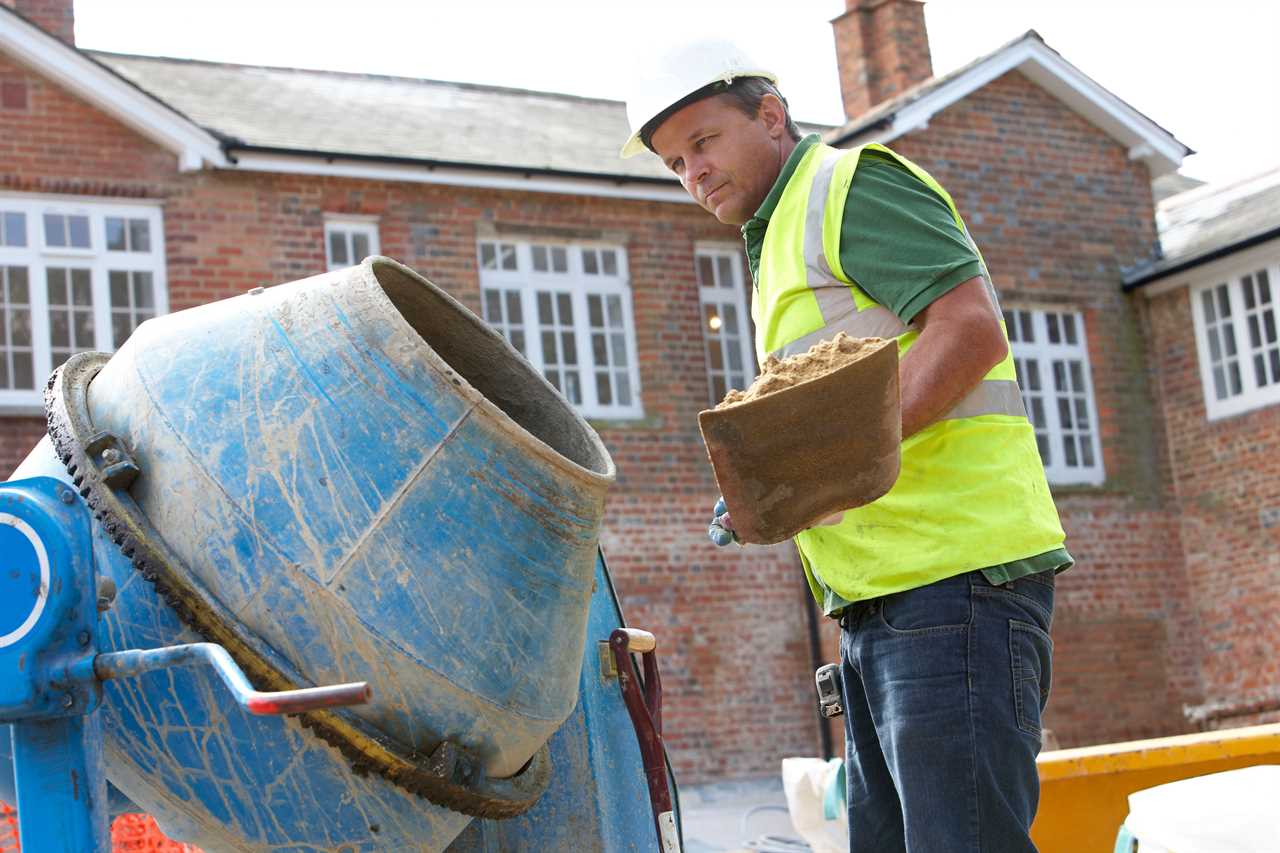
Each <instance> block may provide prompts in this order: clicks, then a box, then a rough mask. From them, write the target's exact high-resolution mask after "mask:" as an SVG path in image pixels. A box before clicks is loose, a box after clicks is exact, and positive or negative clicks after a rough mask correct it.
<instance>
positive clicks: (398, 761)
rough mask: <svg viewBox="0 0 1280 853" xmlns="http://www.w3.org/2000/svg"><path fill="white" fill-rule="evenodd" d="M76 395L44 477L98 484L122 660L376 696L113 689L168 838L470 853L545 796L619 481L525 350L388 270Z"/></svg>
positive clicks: (174, 320) (194, 339)
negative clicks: (175, 662)
mask: <svg viewBox="0 0 1280 853" xmlns="http://www.w3.org/2000/svg"><path fill="white" fill-rule="evenodd" d="M48 396H49V399H50V401H51V403H50V439H46V440H45V441H43V442H41V444H40V445H39V446H38V447H37V448H36V449H35V450H34V451H33V452H32V454H31V455H30V456H29V457H28V458H27V460H26V461H25V462H24V463H23V465H22V466H21V467H20V468H19V470H18V471H17V472H15V475H14V476H15V478H21V477H35V476H55V477H60V478H62V479H64V480H69V481H71V482H74V484H75V485H76V486H77V487H82V488H81V494H82V495H84V496H85V499H86V500H87V501H88V503H89V504H90V506H91V507H92V508H93V509H94V510H95V512H96V513H97V515H98V522H97V524H95V528H94V530H95V533H94V537H95V544H94V550H95V554H96V558H97V561H98V564H99V567H100V568H99V571H101V572H103V574H105V575H107V576H109V577H110V578H111V579H112V580H114V583H115V586H116V589H117V593H116V598H115V602H114V604H113V606H112V607H111V609H110V610H109V611H108V612H107V613H106V614H105V617H104V625H103V631H102V636H103V638H104V640H103V650H104V651H105V650H110V649H127V648H151V647H156V646H164V645H171V644H175V643H182V642H193V641H197V640H200V639H201V638H204V639H209V640H212V641H214V642H217V643H220V644H222V645H224V646H225V647H226V648H227V649H228V651H229V652H230V653H231V654H232V656H233V657H234V658H235V660H236V662H237V663H238V664H239V665H240V666H241V667H242V668H243V669H244V671H245V672H246V674H247V675H248V676H249V678H250V679H251V680H252V681H253V682H254V685H255V686H256V687H258V689H262V690H282V689H290V688H293V687H299V686H308V685H315V684H330V683H338V682H351V681H357V680H365V681H368V682H369V683H370V685H371V686H372V688H373V700H372V702H370V703H369V704H366V705H362V706H354V707H351V708H345V709H341V710H334V709H328V710H322V711H309V712H307V713H305V714H301V715H298V716H296V717H291V718H288V719H284V718H259V717H250V716H249V715H247V714H245V713H244V712H243V711H241V710H240V709H239V708H238V707H236V706H235V705H234V703H230V702H228V701H227V698H226V696H225V693H224V692H223V688H222V687H221V686H220V685H219V684H218V683H217V680H216V677H215V676H214V675H212V674H211V673H208V672H206V671H202V670H166V671H162V672H152V673H148V674H145V675H141V676H138V677H137V678H133V679H128V680H122V681H111V682H107V683H106V684H105V685H104V688H103V690H104V701H103V707H102V715H103V723H102V724H103V730H104V733H105V734H104V751H105V756H106V766H107V776H108V778H109V780H110V782H111V784H112V785H113V786H114V788H115V789H118V791H119V792H122V793H123V794H124V795H125V796H126V797H127V798H128V799H129V800H131V801H132V802H133V803H135V804H136V805H137V806H139V807H141V808H142V809H144V810H146V811H148V812H151V813H152V814H154V815H156V816H157V819H158V820H159V821H160V823H161V826H162V828H163V829H164V830H165V831H166V832H168V833H169V834H171V835H172V836H173V837H176V838H179V839H181V840H185V841H190V842H192V843H195V844H198V845H202V846H205V847H207V848H208V849H211V850H212V849H241V850H280V849H296V850H304V849H317V848H321V849H340V848H342V847H344V846H346V847H348V848H349V849H351V850H364V849H367V850H384V849H385V850H399V849H415V850H443V849H444V848H446V847H448V845H449V843H450V842H451V841H452V839H453V838H454V837H456V836H457V835H458V834H459V833H460V832H462V830H463V829H464V828H465V827H466V826H467V824H468V823H469V822H470V821H471V819H472V818H473V817H477V816H478V817H494V818H504V817H509V816H512V815H517V814H520V813H522V812H524V811H526V810H527V809H529V808H530V807H531V806H532V805H533V804H534V803H535V802H537V800H538V798H539V797H540V796H541V794H542V793H543V791H544V790H545V789H546V787H547V785H548V780H549V779H550V776H551V773H552V770H551V759H550V757H549V754H548V748H547V743H548V740H549V739H550V738H551V736H552V734H553V733H555V732H556V730H557V729H558V728H560V726H561V724H562V723H563V722H564V721H565V720H566V719H567V718H568V717H569V716H570V714H571V713H573V712H574V709H575V703H576V702H577V698H578V683H579V677H580V675H581V674H582V663H583V650H584V643H585V640H586V634H585V632H586V626H587V618H588V610H589V604H590V600H591V596H592V593H593V577H594V576H595V573H596V561H597V540H598V532H599V527H600V523H601V518H602V515H603V511H604V499H605V492H606V490H607V488H608V486H609V484H610V483H611V482H612V480H613V478H614V466H613V463H612V460H611V459H610V457H609V454H608V452H607V451H606V449H605V448H604V446H603V444H602V443H601V441H600V439H599V437H598V436H597V435H596V434H595V433H594V431H592V429H591V428H590V427H589V426H588V425H587V424H586V422H585V421H583V420H582V418H581V417H580V416H578V415H577V414H576V413H575V412H574V411H573V410H572V409H571V408H570V407H569V406H568V404H567V403H565V402H564V400H563V399H562V398H561V397H560V396H559V395H558V394H557V393H556V392H555V390H554V389H553V388H552V387H551V386H550V385H549V384H548V383H547V382H546V381H545V380H544V379H543V378H542V377H541V376H540V375H539V374H538V373H537V372H536V371H534V370H533V369H532V368H531V367H530V366H529V365H528V363H527V362H525V361H524V360H523V359H522V358H521V357H520V356H519V354H518V353H517V352H516V351H515V350H513V349H512V348H511V347H510V346H509V345H508V344H507V342H506V341H505V340H504V339H503V338H502V337H501V336H500V335H498V334H496V333H494V332H493V331H492V330H490V329H489V328H488V327H487V326H486V325H485V324H484V323H483V322H481V321H480V320H479V319H478V318H476V317H475V316H474V315H473V314H471V313H470V312H469V311H467V310H466V309H465V308H464V307H463V306H462V305H460V304H459V303H458V302H457V301H455V300H454V299H453V298H452V297H450V296H449V295H447V294H446V293H444V292H443V291H442V290H440V289H439V288H437V287H435V286H434V285H432V284H431V283H430V282H428V281H427V280H425V279H424V278H422V277H421V276H419V275H417V274H416V273H414V272H413V271H412V270H410V269H408V268H407V267H404V266H402V265H400V264H398V263H396V262H395V261H392V260H389V259H386V258H380V257H374V258H370V259H368V260H366V261H365V262H364V263H363V264H361V265H360V266H357V267H352V268H349V269H345V270H339V271H335V272H330V273H327V274H325V275H320V276H316V277H313V278H309V279H305V280H302V281H297V282H293V283H290V284H283V285H279V286H277V287H271V288H265V289H264V288H256V289H255V290H254V291H252V292H250V293H248V294H245V295H242V296H239V297H236V298H233V299H228V300H225V301H222V302H218V303H213V304H210V305H206V306H202V307H199V308H194V309H191V310H188V311H183V312H179V313H176V314H172V315H168V316H165V317H160V318H157V319H154V320H150V321H148V322H147V323H144V324H143V325H142V326H140V327H139V328H138V330H137V331H136V332H135V333H134V334H133V336H132V337H131V338H130V339H129V341H128V342H127V343H126V344H125V345H124V346H123V347H122V348H121V349H120V350H119V351H118V352H117V353H115V355H114V356H111V357H110V358H109V359H108V358H107V357H106V356H103V355H99V354H84V355H81V356H77V357H75V358H74V359H73V360H72V361H70V362H68V364H67V365H66V366H64V367H63V368H62V369H61V370H60V371H59V372H58V373H57V374H55V376H54V377H53V379H51V383H50V388H49V392H48ZM89 467H93V469H94V470H95V471H98V472H102V475H101V477H100V481H99V480H92V481H89V480H85V481H83V483H82V476H79V475H77V468H80V469H81V470H82V471H83V470H87V469H88V468H89ZM113 472H114V473H113ZM584 677H585V676H584Z"/></svg>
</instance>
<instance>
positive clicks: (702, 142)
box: [694, 136, 711, 148]
mask: <svg viewBox="0 0 1280 853" xmlns="http://www.w3.org/2000/svg"><path fill="white" fill-rule="evenodd" d="M710 141H711V137H710V136H704V137H702V138H701V139H699V140H698V141H697V142H696V143H694V144H695V145H697V146H698V147H699V148H703V147H705V146H706V144H707V143H708V142H710Z"/></svg>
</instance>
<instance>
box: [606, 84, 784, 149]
mask: <svg viewBox="0 0 1280 853" xmlns="http://www.w3.org/2000/svg"><path fill="white" fill-rule="evenodd" d="M740 77H761V78H763V79H765V80H768V81H769V82H770V83H772V84H774V85H777V83H778V75H776V74H774V73H773V72H772V71H764V70H754V71H737V72H735V73H733V74H728V75H720V76H716V77H713V78H711V79H710V80H707V81H706V82H705V83H703V84H702V85H701V86H698V87H696V88H694V89H692V90H691V91H689V92H688V93H686V94H685V95H684V96H683V97H680V98H677V99H676V100H674V101H672V102H671V103H669V104H667V105H665V106H664V107H663V108H662V109H660V110H656V111H654V112H653V114H652V115H650V116H648V117H647V118H646V119H645V121H644V122H643V123H641V124H640V126H639V127H637V128H636V130H635V132H634V133H632V134H631V137H630V138H629V139H628V140H627V141H626V142H625V143H624V144H623V146H622V150H621V151H619V152H618V156H619V157H621V158H622V159H624V160H625V159H627V158H629V157H634V156H636V155H637V154H640V153H641V152H644V151H648V150H649V147H648V146H647V145H645V144H644V139H642V138H641V133H642V132H643V131H644V128H645V127H647V126H648V124H649V122H651V121H653V120H654V119H655V118H657V117H659V116H661V115H662V114H663V113H666V112H668V111H670V110H671V109H672V107H675V106H677V105H679V106H681V107H685V106H689V104H692V103H696V101H689V100H688V98H689V97H690V96H691V95H694V94H696V93H698V92H700V91H702V90H703V89H705V88H707V87H708V86H711V85H713V84H715V83H725V84H729V83H732V82H733V81H734V80H737V79H738V78H740ZM713 94H719V93H716V92H708V93H707V94H706V95H704V96H703V97H704V98H709V97H711V96H712V95H713ZM697 100H702V98H698V99H697ZM656 129H657V128H655V130H656Z"/></svg>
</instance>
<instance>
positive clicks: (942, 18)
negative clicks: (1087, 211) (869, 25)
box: [75, 0, 1280, 181]
mask: <svg viewBox="0 0 1280 853" xmlns="http://www.w3.org/2000/svg"><path fill="white" fill-rule="evenodd" d="M844 8H845V4H844V0H773V2H767V3H766V2H762V0H649V2H643V3H642V2H634V0H632V2H626V3H622V2H617V0H469V2H467V1H466V0H463V2H459V0H450V2H438V0H414V1H413V2H411V0H360V2H339V0H75V11H76V38H77V43H78V44H79V45H80V46H81V47H86V48H93V49H98V50H110V51H118V52H121V53H142V54H155V55H161V56H177V57H189V58H196V59H209V60H218V61H224V62H243V63H250V64H260V65H281V66H291V67H299V68H327V69H333V70H339V71H355V72H369V73H382V74H398V75H405V76H410V77H426V78H432V79H438V80H458V81H466V82H474V83H490V84H495V85H504V86H517V87H523V88H528V89H538V90H546V91H557V92H570V93H573V94H581V95H591V96H597V97H606V98H620V97H621V96H622V95H621V93H622V91H624V85H625V80H626V79H627V77H628V74H629V69H631V68H633V67H635V63H637V62H640V61H643V57H644V56H645V55H646V54H647V53H648V52H650V51H654V52H656V51H660V50H662V49H664V48H665V47H666V46H670V45H672V44H675V43H677V42H678V41H681V40H683V39H685V38H687V37H689V36H690V35H705V34H711V33H714V34H717V35H719V36H721V37H724V38H728V39H730V40H733V41H736V42H737V43H739V44H740V45H742V46H743V47H744V48H746V49H747V50H748V51H749V52H751V53H752V54H754V55H755V56H756V57H757V59H759V60H761V61H762V62H763V63H765V64H771V65H772V66H773V67H774V68H775V69H776V70H777V71H778V73H779V75H780V77H781V86H782V90H783V93H784V94H786V95H787V98H788V100H789V101H790V102H791V106H792V112H793V114H794V115H795V116H796V117H797V118H799V119H801V120H807V121H813V122H820V123H830V124H836V123H838V122H840V121H841V120H842V119H843V116H842V110H841V105H840V89H839V84H838V81H837V79H836V70H835V52H834V48H833V46H832V45H833V40H832V36H831V27H830V24H829V23H828V22H829V21H830V19H831V18H833V17H835V16H836V15H838V14H840V13H841V12H842V11H843V10H844ZM925 10H926V20H927V22H928V27H929V37H930V44H931V46H932V50H933V65H934V73H935V74H944V73H946V72H947V71H950V70H952V69H954V68H956V67H958V66H960V65H963V64H965V63H966V62H968V61H970V60H971V59H974V58H976V57H978V56H980V55H982V54H985V53H987V52H989V51H991V50H993V49H995V48H996V47H999V46H1000V45H1001V44H1004V43H1005V42H1006V41H1009V40H1011V39H1013V38H1016V37H1017V36H1019V35H1021V34H1022V33H1023V32H1025V31H1026V30H1028V29H1035V30H1037V31H1038V32H1039V33H1040V35H1041V36H1043V37H1044V39H1045V41H1046V42H1047V43H1048V44H1049V46H1050V47H1052V48H1054V49H1055V50H1057V51H1058V52H1059V53H1061V54H1062V55H1063V56H1064V57H1065V58H1066V59H1067V60H1068V61H1070V62H1071V63H1073V64H1075V65H1076V66H1077V67H1078V68H1080V69H1081V70H1082V71H1084V72H1085V73H1086V74H1088V75H1089V76H1091V77H1093V78H1094V79H1095V80H1096V81H1097V82H1099V83H1100V84H1102V85H1103V86H1105V87H1107V88H1108V89H1110V90H1111V91H1112V92H1113V93H1115V94H1116V95H1117V96H1119V97H1120V98H1123V99H1124V100H1126V101H1128V102H1129V103H1130V104H1131V105H1133V106H1134V107H1136V108H1137V109H1138V110H1140V111H1141V112H1143V113H1145V114H1146V115H1147V116H1148V117H1149V118H1151V119H1153V120H1154V121H1156V122H1157V123H1159V124H1160V125H1161V126H1163V127H1164V128H1166V129H1167V130H1169V131H1170V132H1172V133H1173V134H1174V135H1175V136H1176V137H1177V138H1178V139H1179V140H1180V141H1182V142H1183V143H1185V144H1186V145H1188V146H1190V147H1191V148H1193V149H1195V150H1196V151H1197V152H1200V153H1198V154H1196V155H1194V156H1192V157H1189V158H1188V159H1187V160H1186V161H1185V163H1184V165H1183V168H1182V171H1183V173H1184V174H1188V175H1191V176H1193V177H1197V178H1200V179H1201V180H1210V181H1223V180H1231V179H1234V178H1236V177H1241V176H1243V175H1247V174H1251V173H1255V172H1259V171H1262V170H1264V169H1269V168H1273V167H1276V166H1280V0H931V2H929V3H928V4H927V5H926V7H925ZM619 141H620V142H621V140H619Z"/></svg>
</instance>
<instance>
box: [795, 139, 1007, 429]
mask: <svg viewBox="0 0 1280 853" xmlns="http://www.w3.org/2000/svg"><path fill="white" fill-rule="evenodd" d="M847 153H848V152H847V151H836V152H832V153H831V154H829V155H827V157H825V158H824V159H823V161H822V162H821V163H820V164H819V165H818V169H817V172H815V173H814V177H813V184H812V185H811V186H810V188H809V199H808V204H807V206H806V209H805V217H804V264H805V284H807V285H808V287H809V288H810V289H811V290H812V291H813V295H814V298H815V299H816V300H817V303H818V310H819V311H821V313H822V320H823V323H824V325H823V328H821V329H818V330H817V331H814V332H810V333H809V334H807V335H804V336H803V337H800V338H797V339H796V340H794V341H791V342H790V343H787V344H785V345H783V346H782V347H780V348H778V349H776V350H774V351H773V352H772V353H771V355H773V356H775V357H777V358H785V357H787V356H790V355H797V354H799V353H802V352H806V351H807V350H808V349H809V348H810V347H812V346H813V345H814V344H817V343H821V342H822V341H825V340H829V339H831V338H833V337H835V336H836V335H837V334H838V333H840V332H844V333H845V334H847V335H849V336H850V337H854V338H897V337H899V336H901V335H903V334H905V333H906V332H908V331H910V330H911V329H913V328H915V327H914V326H909V325H907V324H906V323H903V322H902V320H901V318H899V317H898V316H897V315H896V314H894V313H893V312H892V311H890V310H889V309H888V308H885V307H884V306H883V305H878V304H877V305H872V306H869V307H868V308H866V309H865V310H862V311H859V310H858V305H857V303H856V302H855V301H854V298H853V292H852V291H851V290H850V289H849V287H848V285H847V284H845V283H844V282H843V281H841V280H840V279H838V278H837V277H836V275H835V273H834V272H832V270H831V266H830V264H828V263H827V253H826V251H825V249H824V247H823V243H822V225H823V221H824V218H825V214H826V207H827V193H828V192H829V191H830V189H831V179H832V177H833V175H834V173H835V167H836V163H837V162H839V160H840V158H841V157H843V156H845V155H846V154H847ZM961 228H962V229H963V230H964V236H965V239H967V240H968V242H969V245H970V246H971V247H972V248H973V251H974V253H975V254H977V255H978V257H979V259H981V257H982V255H981V254H980V253H979V252H978V247H977V244H976V243H975V242H974V240H973V237H972V236H971V235H970V234H969V229H968V226H966V225H965V224H964V223H963V222H961ZM979 262H980V263H981V265H982V273H983V275H982V283H983V285H984V286H985V287H986V290H987V295H988V296H989V297H990V298H991V304H992V305H993V306H994V307H995V310H996V316H1000V299H999V296H998V295H997V294H996V289H995V287H994V286H993V285H992V284H991V276H990V275H989V274H987V267H986V263H985V262H983V261H981V260H980V261H979ZM977 415H1012V416H1015V417H1022V418H1025V417H1026V416H1027V413H1026V408H1025V407H1024V406H1023V402H1022V394H1021V393H1020V391H1019V389H1018V383H1017V382H1014V381H1011V380H1008V379H988V380H984V381H982V382H980V383H978V387H976V388H974V389H973V391H971V392H969V394H968V395H967V396H966V397H965V398H964V399H963V400H961V401H960V402H959V403H958V404H957V405H956V406H955V407H954V408H953V409H951V411H949V412H947V414H946V415H944V416H943V417H942V418H941V419H940V420H955V419H960V418H971V417H975V416H977Z"/></svg>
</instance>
